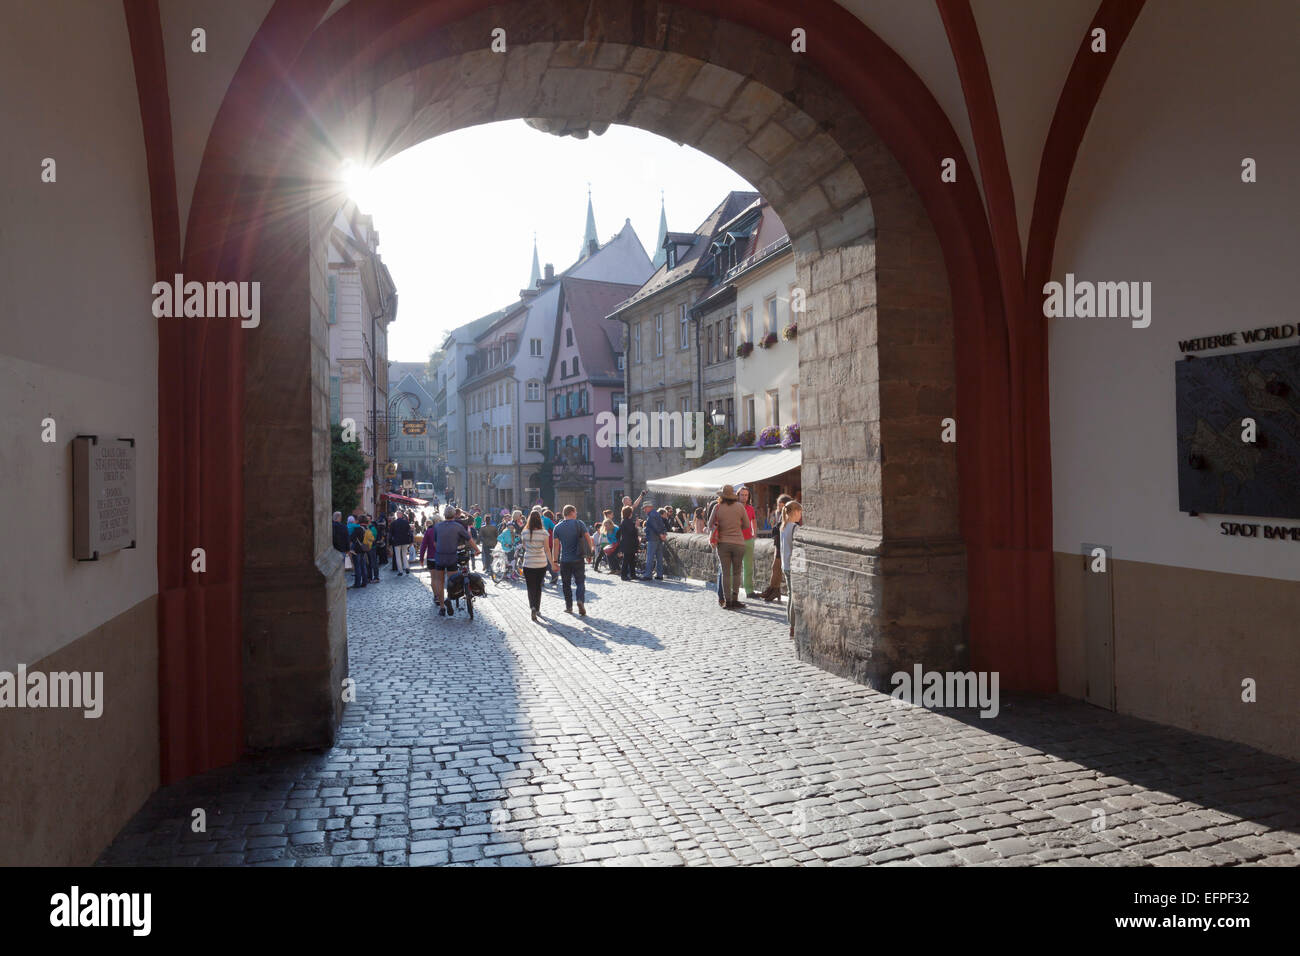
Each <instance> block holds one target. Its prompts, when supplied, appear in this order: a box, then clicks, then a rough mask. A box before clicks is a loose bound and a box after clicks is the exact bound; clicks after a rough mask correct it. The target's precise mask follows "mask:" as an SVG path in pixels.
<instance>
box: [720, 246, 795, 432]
mask: <svg viewBox="0 0 1300 956" xmlns="http://www.w3.org/2000/svg"><path fill="white" fill-rule="evenodd" d="M794 284H795V270H794V254H793V253H792V252H783V253H780V254H779V256H778V257H777V258H776V260H775V262H774V263H772V264H764V266H763V267H762V268H760V269H756V270H754V272H753V273H749V274H746V275H744V276H742V277H740V278H739V279H737V281H736V323H737V332H736V344H737V345H739V344H740V343H742V342H744V341H745V310H746V309H753V310H754V351H753V352H751V353H750V355H749V357H748V358H737V359H735V363H736V431H738V432H740V431H744V430H745V429H746V428H747V427H749V426H748V424H747V423H746V421H745V396H747V395H752V396H754V421H755V425H754V432H755V435H756V436H757V433H758V432H761V431H762V430H763V428H764V427H766V426H767V425H770V424H772V422H771V421H770V420H769V418H768V413H767V393H768V391H769V390H771V389H777V390H778V391H779V392H780V393H781V405H780V417H781V427H782V428H784V427H785V426H786V425H789V424H790V423H791V422H793V421H794V420H795V418H794V415H793V414H792V411H793V408H792V405H791V401H792V396H791V392H790V387H791V386H792V385H798V384H799V343H798V341H794V342H787V341H786V340H785V339H784V338H782V337H781V330H782V329H784V328H785V327H786V326H787V325H789V324H790V321H791V319H792V318H793V316H792V315H791V313H790V286H792V285H794ZM773 295H774V296H776V299H777V307H776V334H777V343H776V345H774V346H773V347H772V348H770V349H763V348H760V347H759V345H758V343H759V342H760V341H762V338H763V322H764V320H765V318H766V312H765V311H764V304H765V302H766V300H767V299H768V297H769V296H773Z"/></svg>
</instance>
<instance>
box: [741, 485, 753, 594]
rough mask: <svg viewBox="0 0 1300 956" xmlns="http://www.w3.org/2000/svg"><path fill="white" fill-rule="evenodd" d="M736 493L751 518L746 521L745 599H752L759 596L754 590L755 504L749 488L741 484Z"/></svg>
mask: <svg viewBox="0 0 1300 956" xmlns="http://www.w3.org/2000/svg"><path fill="white" fill-rule="evenodd" d="M736 494H738V495H739V496H740V503H741V504H742V505H743V506H744V508H745V514H746V515H747V516H748V518H749V520H748V521H746V522H745V560H744V568H745V573H744V579H745V600H746V601H752V600H753V599H754V598H755V597H757V596H758V595H757V592H755V591H754V536H755V535H757V534H758V527H757V525H756V524H755V514H754V506H753V505H751V504H750V503H749V489H748V488H746V487H745V486H744V485H741V486H740V487H739V488H737V489H736Z"/></svg>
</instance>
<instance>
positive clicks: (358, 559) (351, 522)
mask: <svg viewBox="0 0 1300 956" xmlns="http://www.w3.org/2000/svg"><path fill="white" fill-rule="evenodd" d="M366 530H367V529H366V526H365V525H363V524H362V523H361V522H360V521H357V520H356V518H354V517H352V516H351V515H348V550H349V551H350V552H351V554H352V589H353V590H356V589H357V588H363V587H365V586H366V581H368V580H369V578H370V559H369V557H367V556H366V550H367V548H366Z"/></svg>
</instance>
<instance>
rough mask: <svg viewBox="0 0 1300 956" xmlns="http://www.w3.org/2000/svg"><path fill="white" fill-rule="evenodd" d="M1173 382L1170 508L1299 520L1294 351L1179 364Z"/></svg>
mask: <svg viewBox="0 0 1300 956" xmlns="http://www.w3.org/2000/svg"><path fill="white" fill-rule="evenodd" d="M1174 379H1175V383H1176V389H1177V406H1178V509H1179V510H1180V511H1188V512H1194V513H1201V512H1205V513H1208V514H1223V515H1258V516H1260V517H1264V518H1300V346H1293V347H1289V348H1280V349H1262V350H1259V351H1256V352H1235V353H1232V354H1229V355H1216V356H1212V357H1206V358H1200V357H1197V358H1189V359H1184V360H1183V361H1180V362H1178V363H1177V365H1176V367H1175V374H1174ZM1248 418H1249V419H1253V420H1254V423H1255V427H1254V437H1255V440H1254V441H1253V442H1252V441H1246V440H1244V439H1243V435H1244V434H1245V433H1246V430H1247V429H1246V425H1245V424H1244V420H1245V419H1248Z"/></svg>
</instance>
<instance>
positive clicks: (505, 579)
mask: <svg viewBox="0 0 1300 956" xmlns="http://www.w3.org/2000/svg"><path fill="white" fill-rule="evenodd" d="M491 574H492V583H493V584H495V585H496V586H497V587H504V586H505V585H506V584H513V583H515V582H516V581H522V580H523V578H524V549H523V548H521V547H518V546H516V547H513V548H511V549H510V550H509V551H501V550H500V549H497V550H495V551H493V552H492V570H491Z"/></svg>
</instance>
